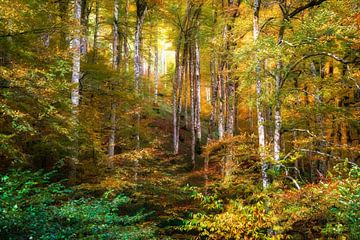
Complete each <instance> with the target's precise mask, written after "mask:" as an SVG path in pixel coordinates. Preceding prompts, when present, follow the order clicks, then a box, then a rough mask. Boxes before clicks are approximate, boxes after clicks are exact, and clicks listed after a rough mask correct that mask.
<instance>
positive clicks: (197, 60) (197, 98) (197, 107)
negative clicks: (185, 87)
mask: <svg viewBox="0 0 360 240" xmlns="http://www.w3.org/2000/svg"><path fill="white" fill-rule="evenodd" d="M198 31H199V23H197V32H198ZM198 41H199V40H198V36H196V37H195V131H196V141H197V147H198V148H200V145H201V86H200V49H199V42H198Z"/></svg>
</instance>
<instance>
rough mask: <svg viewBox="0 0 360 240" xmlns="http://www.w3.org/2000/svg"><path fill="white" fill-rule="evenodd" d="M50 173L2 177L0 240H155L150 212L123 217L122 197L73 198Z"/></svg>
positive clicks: (106, 195) (30, 173)
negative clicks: (51, 178)
mask: <svg viewBox="0 0 360 240" xmlns="http://www.w3.org/2000/svg"><path fill="white" fill-rule="evenodd" d="M50 176H51V174H43V173H41V172H35V173H34V172H30V171H27V172H12V173H11V174H9V175H6V176H2V177H1V185H0V212H1V215H0V239H153V234H154V231H153V228H152V227H151V226H145V225H144V220H146V218H147V216H149V215H150V214H151V213H144V212H143V211H138V212H136V213H135V214H133V215H131V216H130V215H122V214H121V211H120V208H121V207H124V206H125V205H126V204H130V199H129V198H128V197H126V196H124V195H117V196H115V197H109V196H110V195H111V194H104V196H103V197H101V198H98V199H96V198H85V197H83V198H80V199H75V200H71V199H69V198H70V196H71V195H70V194H73V192H72V191H71V190H69V189H67V188H65V187H64V185H62V184H61V183H50Z"/></svg>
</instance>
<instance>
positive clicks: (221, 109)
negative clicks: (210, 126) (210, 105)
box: [218, 62, 225, 140]
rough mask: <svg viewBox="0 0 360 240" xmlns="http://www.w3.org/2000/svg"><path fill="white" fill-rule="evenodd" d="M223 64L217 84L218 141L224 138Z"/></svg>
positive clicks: (222, 64)
mask: <svg viewBox="0 0 360 240" xmlns="http://www.w3.org/2000/svg"><path fill="white" fill-rule="evenodd" d="M224 67H225V63H224V62H222V63H221V66H220V70H219V76H218V78H219V84H220V101H219V118H218V132H219V139H220V140H221V139H222V138H223V137H224V133H225V79H224Z"/></svg>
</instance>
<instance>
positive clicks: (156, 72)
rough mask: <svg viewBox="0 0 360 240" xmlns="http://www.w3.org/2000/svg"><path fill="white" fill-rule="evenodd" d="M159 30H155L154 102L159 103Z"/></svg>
mask: <svg viewBox="0 0 360 240" xmlns="http://www.w3.org/2000/svg"><path fill="white" fill-rule="evenodd" d="M158 36H159V29H158V28H156V30H155V40H154V43H155V49H154V50H155V60H154V101H155V103H157V101H158V91H159V90H158V87H159V43H158Z"/></svg>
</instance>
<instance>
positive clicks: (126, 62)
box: [124, 0, 129, 72]
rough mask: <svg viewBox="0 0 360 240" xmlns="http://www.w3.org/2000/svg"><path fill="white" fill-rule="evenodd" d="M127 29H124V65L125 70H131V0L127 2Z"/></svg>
mask: <svg viewBox="0 0 360 240" xmlns="http://www.w3.org/2000/svg"><path fill="white" fill-rule="evenodd" d="M124 22H125V31H124V65H125V71H126V72H128V71H129V45H128V36H129V0H126V2H125V20H124Z"/></svg>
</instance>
